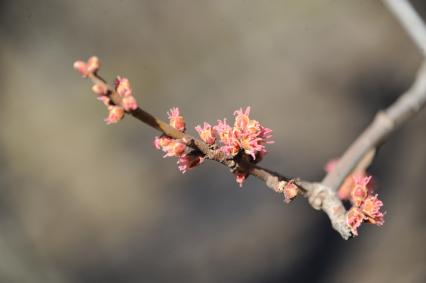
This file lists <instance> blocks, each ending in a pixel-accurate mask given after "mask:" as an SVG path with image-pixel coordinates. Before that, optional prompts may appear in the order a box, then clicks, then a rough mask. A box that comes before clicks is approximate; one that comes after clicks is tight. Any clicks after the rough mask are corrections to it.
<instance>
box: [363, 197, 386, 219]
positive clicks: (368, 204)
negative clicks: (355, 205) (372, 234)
mask: <svg viewBox="0 0 426 283" xmlns="http://www.w3.org/2000/svg"><path fill="white" fill-rule="evenodd" d="M382 206H383V202H382V201H381V200H379V199H378V198H377V194H376V195H374V196H372V195H370V196H368V197H367V198H366V199H365V200H364V202H363V203H362V205H361V210H362V212H363V213H364V215H365V217H366V219H367V221H368V222H370V223H372V224H376V225H378V226H381V225H383V223H384V222H385V221H384V213H383V212H381V211H380V208H381V207H382Z"/></svg>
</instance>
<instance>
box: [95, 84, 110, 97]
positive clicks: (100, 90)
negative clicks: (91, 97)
mask: <svg viewBox="0 0 426 283" xmlns="http://www.w3.org/2000/svg"><path fill="white" fill-rule="evenodd" d="M92 91H93V92H94V93H95V94H97V95H98V96H104V95H106V94H107V93H108V88H107V87H106V86H104V85H101V84H94V85H93V86H92Z"/></svg>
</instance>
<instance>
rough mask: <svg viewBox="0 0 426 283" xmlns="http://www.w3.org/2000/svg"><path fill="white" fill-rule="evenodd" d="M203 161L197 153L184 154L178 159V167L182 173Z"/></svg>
mask: <svg viewBox="0 0 426 283" xmlns="http://www.w3.org/2000/svg"><path fill="white" fill-rule="evenodd" d="M203 162H204V158H202V157H201V156H199V155H193V154H185V155H182V156H181V157H180V158H179V159H178V162H177V164H178V167H179V170H180V171H181V172H182V173H186V172H187V171H188V170H189V169H191V168H194V167H195V166H198V165H200V164H201V163H203Z"/></svg>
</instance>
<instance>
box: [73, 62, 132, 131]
mask: <svg viewBox="0 0 426 283" xmlns="http://www.w3.org/2000/svg"><path fill="white" fill-rule="evenodd" d="M99 67H100V62H99V59H98V57H96V56H92V57H90V58H89V59H88V60H87V61H86V62H84V61H81V60H78V61H75V62H74V69H76V70H77V71H78V72H79V73H80V74H81V75H82V76H83V77H84V78H90V77H97V72H98V70H99ZM92 91H93V92H94V93H95V94H96V96H97V99H98V100H99V101H101V102H102V103H103V104H104V105H105V106H106V107H107V109H108V117H107V118H105V122H106V123H107V124H108V125H109V124H113V123H117V122H118V121H120V120H121V119H123V117H124V114H125V112H126V111H127V112H130V111H133V110H136V109H137V108H138V104H137V102H136V99H135V98H134V96H133V90H132V87H131V86H130V82H129V80H128V79H127V78H122V77H120V76H117V78H116V80H115V82H114V91H115V92H116V93H117V94H118V95H119V96H120V98H121V103H120V105H116V104H114V103H113V102H112V101H111V98H110V95H111V92H112V90H110V89H109V88H108V86H107V85H106V84H105V83H104V82H103V81H102V80H100V79H98V80H97V82H96V83H94V85H93V86H92Z"/></svg>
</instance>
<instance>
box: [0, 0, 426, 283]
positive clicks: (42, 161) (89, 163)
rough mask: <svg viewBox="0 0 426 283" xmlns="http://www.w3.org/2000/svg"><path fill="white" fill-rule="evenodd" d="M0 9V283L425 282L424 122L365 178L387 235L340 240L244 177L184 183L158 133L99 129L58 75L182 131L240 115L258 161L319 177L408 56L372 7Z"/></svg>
mask: <svg viewBox="0 0 426 283" xmlns="http://www.w3.org/2000/svg"><path fill="white" fill-rule="evenodd" d="M0 3H1V4H0V16H1V17H0V120H1V126H0V282H58V283H62V282H64V283H65V282H425V280H426V271H425V270H426V244H425V239H426V226H425V224H426V221H425V217H426V208H425V205H424V201H425V196H426V190H425V183H426V174H425V172H426V111H423V112H422V113H420V114H419V115H418V116H417V117H415V119H413V120H411V121H410V122H409V123H408V124H406V125H405V126H404V127H403V128H402V129H400V130H398V131H397V132H396V133H395V134H393V135H392V136H391V138H390V139H389V141H388V142H387V143H386V144H385V145H384V146H383V147H382V148H381V149H380V151H379V154H378V156H377V159H376V160H375V161H374V164H373V165H372V168H371V170H370V171H371V172H372V174H374V176H375V177H376V183H377V190H378V192H379V194H380V197H381V198H382V199H383V200H384V202H385V210H386V211H387V215H386V223H385V225H384V226H383V227H381V228H378V227H376V226H369V225H364V226H363V227H362V228H361V231H360V236H359V237H358V238H356V239H353V240H350V241H344V240H342V239H341V238H340V237H339V235H338V234H337V233H335V232H334V231H333V230H332V229H331V226H330V225H329V221H328V219H327V217H326V216H325V215H324V214H323V213H319V212H317V211H314V210H313V209H312V208H311V207H310V206H309V205H308V204H307V202H306V200H304V199H297V200H296V201H295V202H293V203H292V204H291V205H285V204H284V203H283V199H282V197H281V196H279V195H277V194H275V193H273V192H271V191H270V190H268V189H266V187H265V186H264V184H262V183H261V182H259V181H258V180H256V179H253V178H249V179H248V180H247V182H246V184H245V186H244V188H243V189H240V188H239V187H238V186H237V184H236V183H235V181H234V178H233V176H232V175H231V174H229V173H228V171H227V169H226V168H223V167H222V166H219V165H217V164H214V163H209V162H207V163H205V164H204V165H203V166H201V167H199V168H197V169H196V170H193V171H190V172H188V173H187V174H185V175H182V174H181V173H180V172H179V171H178V170H177V167H176V164H175V160H172V159H163V158H162V154H161V153H160V152H158V151H155V150H154V149H153V137H154V136H155V135H156V134H157V133H156V132H155V131H154V130H152V129H150V128H148V127H147V126H145V125H143V124H140V123H139V122H137V121H136V120H134V119H131V118H126V119H125V120H124V121H122V122H121V123H119V124H117V125H112V126H106V125H104V123H103V118H104V117H105V116H106V110H105V109H104V107H103V106H102V105H101V104H100V103H97V102H96V101H95V99H94V97H93V94H91V91H90V84H89V83H88V82H87V81H84V80H82V79H81V78H80V76H79V75H78V74H77V73H76V72H75V71H74V70H73V68H72V63H73V61H74V60H76V59H79V58H81V59H86V58H87V57H89V56H91V55H93V54H96V55H98V56H99V57H100V58H101V60H102V63H103V66H102V70H101V72H102V74H103V75H104V76H105V77H106V78H107V79H108V80H109V81H111V80H112V79H113V78H114V76H115V75H117V74H119V75H123V76H126V77H128V78H129V79H130V80H131V82H132V84H133V86H134V89H135V90H136V91H135V93H136V94H135V96H136V98H137V99H138V101H139V102H140V104H142V105H143V107H144V108H145V109H147V110H148V111H150V112H152V113H153V114H155V115H158V116H160V117H163V118H166V114H165V112H166V111H167V110H168V109H169V108H170V107H172V106H179V107H180V108H181V111H182V112H183V114H184V117H185V118H186V120H187V124H188V127H189V130H190V131H191V132H193V127H194V126H196V125H197V124H199V123H201V122H203V121H209V122H212V123H214V122H215V121H216V119H218V118H223V117H229V118H231V117H232V113H233V111H234V110H235V109H237V108H239V107H241V106H246V105H251V106H252V115H253V117H254V118H255V119H257V120H259V121H261V122H262V123H263V124H264V125H266V126H268V127H270V128H272V129H273V130H274V140H275V142H276V143H275V144H273V145H271V146H270V152H271V153H270V154H269V155H268V156H267V157H266V158H265V160H264V161H263V164H264V165H265V166H267V167H270V168H273V169H275V170H277V171H280V172H283V173H285V174H288V175H293V176H299V177H302V178H306V179H308V180H321V178H322V177H323V176H324V172H323V169H322V168H323V166H324V164H325V163H326V162H327V161H328V160H330V159H332V158H335V157H338V156H339V155H340V154H341V153H342V152H343V151H344V149H345V148H346V147H347V146H348V145H349V144H350V143H351V142H352V141H353V139H354V138H355V137H356V136H357V135H358V134H359V133H360V132H361V131H362V129H363V128H364V127H365V126H366V125H367V124H368V123H369V121H371V119H372V118H373V117H374V114H375V112H376V111H378V110H379V109H383V108H385V107H387V106H388V105H390V104H391V103H392V102H393V101H394V100H395V99H396V98H397V97H398V95H399V94H400V93H401V92H403V91H404V90H405V89H407V87H408V86H409V85H410V84H411V82H412V80H413V78H414V75H415V72H416V70H417V68H418V66H419V65H420V62H421V56H420V54H419V52H418V51H417V49H416V48H415V46H414V45H413V43H412V42H411V41H410V39H409V38H408V36H407V35H406V34H405V33H404V31H403V30H402V28H401V27H400V25H399V24H398V22H397V21H396V20H395V19H394V18H393V17H392V16H391V15H390V14H389V12H388V11H387V10H386V8H385V7H384V6H383V5H382V4H381V2H380V1H370V0H359V1H358V0H352V1H333V0H327V1H326V0H321V1H308V0H292V1H288V0H287V1H283V0H274V1H255V0H245V1H228V0H217V1H197V0H190V1H188V0H186V1H127V0H122V1H113V0H109V1H92V0H90V1H89V0H84V1H83V0H75V1H55V0H50V1H48V0H41V1H29V0H28V1H24V0H13V1H11V0H10V1H2V2H0ZM413 3H414V4H415V6H416V8H417V9H418V10H419V11H420V12H421V13H422V14H423V15H424V14H425V13H424V12H425V10H426V9H425V8H426V6H425V4H423V3H424V2H423V1H421V0H418V1H413Z"/></svg>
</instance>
